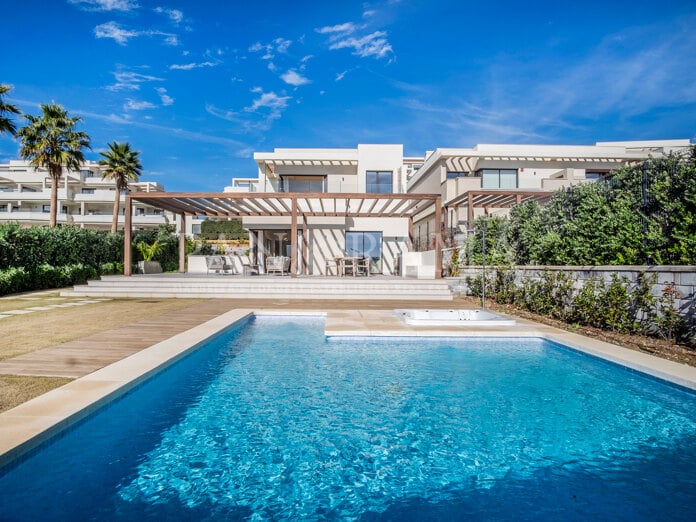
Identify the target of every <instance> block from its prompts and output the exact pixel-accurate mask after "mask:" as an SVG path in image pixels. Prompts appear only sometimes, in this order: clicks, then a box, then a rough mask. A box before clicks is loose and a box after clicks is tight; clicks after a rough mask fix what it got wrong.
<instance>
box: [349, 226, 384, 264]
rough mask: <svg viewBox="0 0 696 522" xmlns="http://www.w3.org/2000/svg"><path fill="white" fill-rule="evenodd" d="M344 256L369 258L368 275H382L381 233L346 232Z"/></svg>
mask: <svg viewBox="0 0 696 522" xmlns="http://www.w3.org/2000/svg"><path fill="white" fill-rule="evenodd" d="M346 255H347V256H349V257H369V258H370V273H371V274H375V273H376V274H381V273H382V233H381V232H346Z"/></svg>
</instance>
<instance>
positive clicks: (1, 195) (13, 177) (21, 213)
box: [0, 160, 174, 230]
mask: <svg viewBox="0 0 696 522" xmlns="http://www.w3.org/2000/svg"><path fill="white" fill-rule="evenodd" d="M102 173H103V167H101V166H100V165H99V163H97V162H94V161H87V162H85V163H84V164H83V165H82V166H81V168H80V170H79V171H64V173H63V178H62V180H61V182H60V186H59V188H58V215H57V221H58V223H59V224H70V225H75V226H79V227H82V228H91V229H103V230H108V229H110V228H111V222H112V218H113V208H114V191H115V190H116V184H115V183H114V182H113V181H112V180H109V179H102ZM51 183H52V181H51V177H50V176H49V174H48V171H47V170H46V169H37V168H34V167H33V166H31V165H30V164H29V163H28V162H26V161H19V160H17V161H15V160H11V161H10V162H9V163H6V164H0V223H18V224H20V225H48V222H49V212H50V205H51ZM130 187H131V191H137V192H163V191H164V187H163V186H162V185H161V184H159V183H155V182H152V181H139V182H135V183H131V184H130ZM125 199H126V198H125V195H124V194H122V195H121V202H122V206H121V208H120V215H119V227H120V228H122V227H123V225H124V223H125V217H124V215H123V212H124V210H125ZM132 219H133V221H132V224H133V227H134V228H136V229H142V230H149V229H157V227H158V226H159V225H164V224H170V223H171V224H174V215H173V214H171V213H168V212H166V211H164V210H162V209H160V208H154V207H152V206H149V205H145V204H136V205H135V206H134V207H133V216H132Z"/></svg>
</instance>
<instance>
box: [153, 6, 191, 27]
mask: <svg viewBox="0 0 696 522" xmlns="http://www.w3.org/2000/svg"><path fill="white" fill-rule="evenodd" d="M154 11H155V13H158V14H163V15H165V16H167V17H168V18H169V20H171V21H172V22H174V23H175V24H180V23H181V22H183V20H184V13H183V12H182V11H180V10H179V9H167V8H166V7H155V9H154Z"/></svg>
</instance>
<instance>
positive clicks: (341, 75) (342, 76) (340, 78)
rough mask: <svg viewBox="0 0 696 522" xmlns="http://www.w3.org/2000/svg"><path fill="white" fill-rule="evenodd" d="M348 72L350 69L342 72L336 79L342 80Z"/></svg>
mask: <svg viewBox="0 0 696 522" xmlns="http://www.w3.org/2000/svg"><path fill="white" fill-rule="evenodd" d="M346 74H348V71H343V72H340V73H338V74H337V75H336V81H337V82H340V81H341V80H342V79H343V78H344V77H345V76H346Z"/></svg>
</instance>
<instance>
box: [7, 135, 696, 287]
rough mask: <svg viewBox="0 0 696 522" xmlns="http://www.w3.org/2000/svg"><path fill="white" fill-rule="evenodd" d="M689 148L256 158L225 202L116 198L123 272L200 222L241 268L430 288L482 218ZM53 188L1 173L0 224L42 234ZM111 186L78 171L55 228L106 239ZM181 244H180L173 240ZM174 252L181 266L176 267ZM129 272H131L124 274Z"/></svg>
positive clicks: (11, 169)
mask: <svg viewBox="0 0 696 522" xmlns="http://www.w3.org/2000/svg"><path fill="white" fill-rule="evenodd" d="M689 147H690V142H689V140H688V139H678V140H655V141H629V142H600V143H596V144H594V145H585V146H577V145H477V146H475V147H473V148H442V149H435V150H434V151H431V152H428V153H426V154H424V155H423V156H422V157H421V156H404V153H403V145H398V144H391V145H374V144H361V145H358V146H357V148H354V149H319V148H316V149H310V148H307V149H287V148H285V149H280V148H279V149H275V150H274V151H273V152H257V153H255V154H254V161H255V162H256V165H257V176H256V177H255V178H234V179H233V180H232V183H231V185H230V186H229V187H225V190H224V192H215V193H176V192H165V191H164V187H163V186H162V185H160V184H158V183H153V182H138V183H133V184H132V185H131V192H130V193H129V194H128V195H122V196H121V198H122V201H123V209H122V217H120V220H119V221H120V223H121V224H122V225H123V226H124V228H125V230H126V261H128V259H129V258H130V255H131V253H130V251H129V241H128V237H129V236H130V234H131V232H132V230H133V229H147V228H153V229H154V228H157V226H158V225H161V224H167V223H172V224H176V225H177V229H178V230H185V231H186V235H191V232H192V231H194V232H195V231H196V230H197V229H199V226H200V225H199V223H200V220H201V219H204V218H211V219H230V218H234V219H241V220H242V224H243V226H244V227H245V228H246V229H247V230H248V231H249V235H250V247H251V248H250V251H251V252H250V255H251V259H250V262H251V263H252V264H253V265H255V266H256V265H258V267H259V271H260V272H261V273H263V271H264V269H265V267H266V261H267V259H268V258H270V257H273V258H278V257H283V258H286V259H290V260H291V263H290V266H289V269H288V270H289V273H290V275H291V276H293V277H295V276H297V275H326V274H330V273H332V270H333V271H334V272H333V273H335V271H336V270H337V268H336V266H335V265H332V263H334V262H335V260H336V259H337V258H342V257H345V258H353V259H361V260H363V261H364V265H363V266H362V267H361V269H362V273H364V274H366V275H367V274H370V275H372V274H374V275H377V274H382V275H408V276H413V277H424V278H425V277H430V278H432V277H436V278H437V277H439V275H440V273H441V268H442V256H441V249H442V248H443V246H447V245H449V244H452V243H454V242H456V240H457V239H458V238H459V237H461V236H463V235H465V234H466V233H467V231H468V230H469V229H470V228H471V226H472V223H473V221H474V219H475V218H476V217H478V216H481V215H490V214H500V213H506V212H508V211H509V209H510V207H512V206H513V205H515V204H519V203H521V202H524V201H528V200H536V201H540V202H543V201H544V200H547V199H548V198H550V197H551V195H552V194H553V192H554V191H556V190H558V189H561V188H564V187H567V186H570V185H574V184H578V183H586V182H591V181H594V180H597V179H601V178H602V177H604V176H606V175H607V174H609V173H610V172H611V171H612V170H615V169H616V168H618V167H620V166H623V165H630V164H634V163H638V162H641V161H643V160H645V159H647V158H649V157H651V156H652V157H659V156H662V155H665V154H668V153H670V152H680V151H683V150H687V149H688V148H689ZM50 187H51V180H50V178H49V177H48V174H47V172H46V171H44V170H41V169H35V168H33V167H31V166H29V165H28V164H27V163H26V162H22V161H10V162H9V164H2V165H0V222H17V223H20V224H24V225H30V224H46V223H48V217H49V206H50ZM114 190H115V186H114V183H113V182H112V181H109V180H103V179H102V171H101V167H100V166H99V164H98V163H96V162H87V163H85V164H84V166H83V167H82V168H81V169H80V171H79V172H67V174H66V175H64V177H63V179H62V181H61V186H60V187H59V192H58V198H59V214H58V221H59V223H64V224H74V225H78V226H81V227H89V228H102V229H108V228H109V226H110V224H111V218H112V216H111V212H112V208H113V197H114ZM182 238H183V235H182ZM183 245H184V243H183V239H182V242H181V248H180V251H181V256H180V265H181V267H182V270H183V267H184V265H185V262H184V261H185V259H184V246H183ZM125 265H126V270H128V269H129V267H130V265H129V263H128V262H126V263H125Z"/></svg>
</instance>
